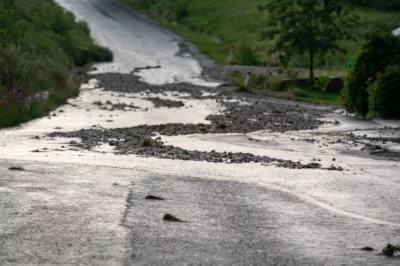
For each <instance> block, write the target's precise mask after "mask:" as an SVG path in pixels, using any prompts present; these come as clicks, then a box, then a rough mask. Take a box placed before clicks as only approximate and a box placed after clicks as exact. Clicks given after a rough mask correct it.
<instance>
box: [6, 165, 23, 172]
mask: <svg viewBox="0 0 400 266" xmlns="http://www.w3.org/2000/svg"><path fill="white" fill-rule="evenodd" d="M8 170H11V171H26V170H25V169H24V168H22V167H20V166H12V167H10V168H8Z"/></svg>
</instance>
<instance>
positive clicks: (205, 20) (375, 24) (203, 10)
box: [124, 0, 400, 70]
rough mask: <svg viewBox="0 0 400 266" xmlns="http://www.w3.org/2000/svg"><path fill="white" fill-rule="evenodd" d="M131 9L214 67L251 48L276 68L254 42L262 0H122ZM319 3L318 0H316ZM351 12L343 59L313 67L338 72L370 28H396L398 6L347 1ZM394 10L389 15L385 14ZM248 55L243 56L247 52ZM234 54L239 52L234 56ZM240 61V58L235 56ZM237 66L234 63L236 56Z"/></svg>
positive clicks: (262, 18)
mask: <svg viewBox="0 0 400 266" xmlns="http://www.w3.org/2000/svg"><path fill="white" fill-rule="evenodd" d="M124 2H125V3H126V4H128V5H129V6H131V7H133V8H134V9H140V10H144V11H146V12H147V13H149V14H150V15H151V16H152V17H153V18H154V19H156V20H157V21H159V22H161V23H162V24H163V25H165V26H167V27H169V28H171V29H173V30H175V31H177V32H178V33H180V34H182V35H183V36H185V37H187V38H188V39H189V40H190V41H192V42H193V43H195V44H197V45H198V46H199V47H200V48H201V49H202V50H203V51H204V52H206V53H208V54H209V55H210V56H211V57H213V58H214V59H216V60H217V61H218V62H220V63H226V61H227V58H228V52H229V47H230V45H234V46H235V47H236V51H238V50H240V47H241V46H242V45H243V44H245V45H248V46H251V48H252V50H253V51H254V53H256V55H257V58H258V60H259V61H261V62H262V63H263V64H265V65H268V66H273V65H277V64H278V61H277V57H276V56H270V55H268V49H269V48H270V47H271V46H272V44H273V40H272V41H262V40H260V37H259V36H260V32H261V31H262V30H263V29H264V28H265V27H266V24H267V22H268V14H267V13H266V12H260V11H259V10H258V5H260V4H265V3H266V2H267V0H246V1H244V0H223V1H211V0H190V1H189V0H180V1H172V0H159V1H154V0H153V1H151V0H150V1H147V0H124ZM321 2H322V1H321ZM347 2H348V3H352V4H357V5H356V6H355V7H354V13H355V14H356V15H358V16H359V17H360V25H359V26H358V27H357V28H356V29H355V30H354V33H353V34H354V37H355V39H356V41H342V42H341V43H340V45H341V47H342V48H344V49H345V50H346V53H345V54H336V55H332V54H328V55H327V56H326V57H325V59H324V61H320V62H317V67H319V68H327V69H335V70H342V69H344V68H346V66H347V63H348V61H349V59H350V58H352V57H353V56H354V55H355V53H356V52H357V51H358V49H359V48H360V45H361V43H362V40H363V36H364V33H365V32H366V31H368V30H370V29H380V30H383V31H387V32H389V31H392V30H394V29H396V28H398V27H399V26H400V8H399V6H400V4H399V3H398V2H399V1H397V0H395V1H381V0H375V1H353V0H347ZM394 9H396V10H399V11H397V12H391V11H388V10H394ZM247 53H248V52H247ZM239 54H240V52H239ZM239 57H240V55H239ZM236 58H237V60H238V63H239V64H240V63H241V62H240V58H238V56H237V57H236ZM307 64H308V63H307V59H306V58H304V57H300V56H297V57H295V58H294V60H293V65H294V66H296V67H307Z"/></svg>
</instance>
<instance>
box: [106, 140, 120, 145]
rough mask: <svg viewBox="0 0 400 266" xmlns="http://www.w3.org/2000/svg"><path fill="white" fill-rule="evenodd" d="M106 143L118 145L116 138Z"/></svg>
mask: <svg viewBox="0 0 400 266" xmlns="http://www.w3.org/2000/svg"><path fill="white" fill-rule="evenodd" d="M108 144H110V146H117V145H118V140H115V139H113V140H110V142H108Z"/></svg>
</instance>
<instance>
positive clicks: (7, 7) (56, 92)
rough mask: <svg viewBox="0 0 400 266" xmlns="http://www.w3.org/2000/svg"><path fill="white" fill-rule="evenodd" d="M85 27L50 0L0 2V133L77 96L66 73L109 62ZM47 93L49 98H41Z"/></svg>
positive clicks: (108, 55) (75, 84)
mask: <svg viewBox="0 0 400 266" xmlns="http://www.w3.org/2000/svg"><path fill="white" fill-rule="evenodd" d="M112 58H113V56H112V53H111V52H110V51H109V50H107V49H105V48H103V47H100V46H98V45H97V44H95V43H94V42H93V41H92V39H91V38H90V32H89V28H88V26H87V25H86V24H85V23H83V22H75V18H74V16H73V14H72V13H70V12H65V11H64V10H63V9H62V8H61V7H59V6H58V5H56V4H55V3H54V2H53V1H52V0H29V1H26V0H7V1H1V2H0V65H1V66H2V67H1V68H0V127H8V126H14V125H17V124H19V123H22V122H25V121H28V120H30V119H33V118H37V117H40V116H43V115H45V114H47V113H48V112H49V111H51V110H52V109H54V108H55V107H57V106H58V105H60V104H63V103H65V102H66V100H67V99H68V98H70V97H73V96H76V95H77V94H78V93H79V91H78V86H79V82H80V81H81V79H80V78H79V75H78V76H76V75H74V76H72V75H71V70H72V69H76V68H80V67H83V66H86V65H88V64H90V63H93V62H100V61H111V60H112ZM44 92H48V97H45V98H44V97H40V96H41V95H43V94H44Z"/></svg>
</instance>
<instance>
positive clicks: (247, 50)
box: [235, 44, 260, 66]
mask: <svg viewBox="0 0 400 266" xmlns="http://www.w3.org/2000/svg"><path fill="white" fill-rule="evenodd" d="M235 58H236V60H237V62H235V63H237V64H240V65H245V66H257V65H260V61H259V60H258V56H257V54H256V53H255V52H254V50H253V48H252V47H251V46H250V45H247V44H242V45H241V46H240V49H239V50H238V51H237V53H236V55H235Z"/></svg>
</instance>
